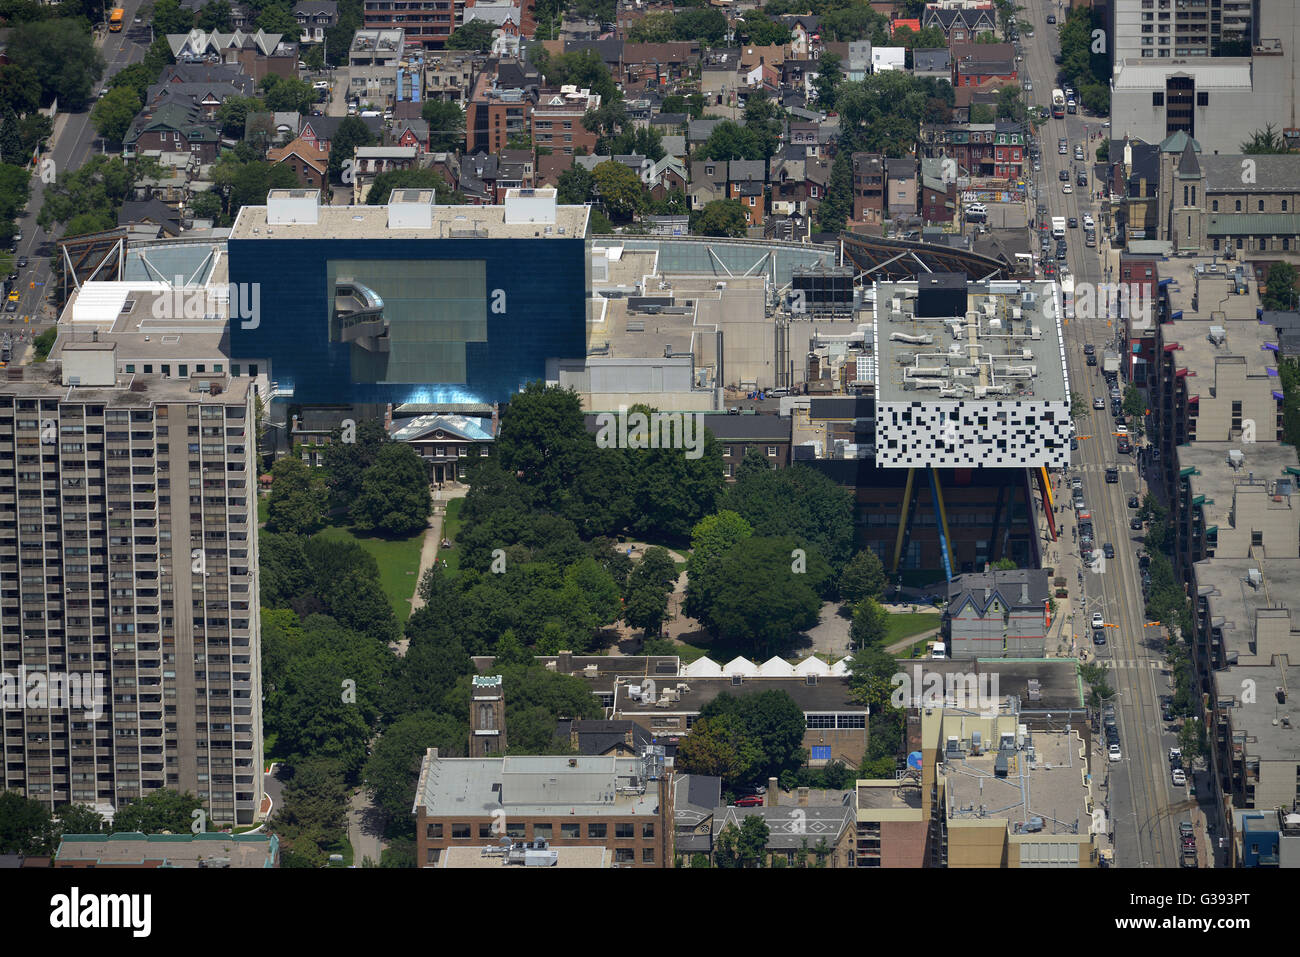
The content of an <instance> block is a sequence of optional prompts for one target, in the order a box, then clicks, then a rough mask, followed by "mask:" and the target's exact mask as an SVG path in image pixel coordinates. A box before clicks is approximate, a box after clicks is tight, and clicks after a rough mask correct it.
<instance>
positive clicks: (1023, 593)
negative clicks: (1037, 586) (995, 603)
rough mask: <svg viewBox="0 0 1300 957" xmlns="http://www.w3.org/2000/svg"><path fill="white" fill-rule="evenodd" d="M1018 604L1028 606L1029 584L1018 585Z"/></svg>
mask: <svg viewBox="0 0 1300 957" xmlns="http://www.w3.org/2000/svg"><path fill="white" fill-rule="evenodd" d="M1020 604H1022V605H1028V604H1029V582H1021V583H1020Z"/></svg>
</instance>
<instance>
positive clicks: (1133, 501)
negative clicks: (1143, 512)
mask: <svg viewBox="0 0 1300 957" xmlns="http://www.w3.org/2000/svg"><path fill="white" fill-rule="evenodd" d="M1128 507H1129V508H1141V507H1142V505H1141V503H1140V502H1139V501H1138V497H1137V496H1136V495H1130V496H1129V497H1128Z"/></svg>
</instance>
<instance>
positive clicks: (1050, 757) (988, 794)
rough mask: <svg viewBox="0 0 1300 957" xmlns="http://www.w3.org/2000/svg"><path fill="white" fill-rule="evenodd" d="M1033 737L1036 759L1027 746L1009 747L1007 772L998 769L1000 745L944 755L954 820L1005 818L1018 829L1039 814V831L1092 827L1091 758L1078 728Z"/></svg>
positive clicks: (1077, 831)
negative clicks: (958, 755) (995, 748)
mask: <svg viewBox="0 0 1300 957" xmlns="http://www.w3.org/2000/svg"><path fill="white" fill-rule="evenodd" d="M1032 738H1033V741H1032V743H1033V748H1034V757H1033V760H1031V759H1030V756H1029V751H1028V749H1027V748H1024V749H1021V750H1019V751H1013V752H1009V753H1008V768H1007V772H1006V774H1005V775H999V774H998V773H997V771H996V765H997V761H998V754H999V752H998V751H985V752H984V753H983V754H981V755H979V756H977V757H976V756H971V755H970V754H967V755H966V756H965V757H963V758H961V759H951V758H949V757H948V756H947V755H944V758H943V763H942V764H941V766H940V767H941V770H942V773H943V774H944V776H945V778H946V780H947V801H948V820H949V822H950V823H952V822H954V821H961V820H982V819H993V820H1003V821H1006V823H1007V825H1008V827H1009V828H1011V830H1012V831H1013V832H1014V831H1015V828H1016V826H1017V825H1019V824H1021V823H1023V822H1026V821H1028V820H1029V819H1030V818H1033V817H1040V818H1042V819H1043V829H1042V831H1040V832H1038V833H1040V834H1084V835H1086V834H1087V833H1088V828H1089V826H1090V824H1091V823H1092V817H1091V814H1090V813H1089V811H1088V786H1087V784H1086V782H1085V778H1086V776H1087V774H1088V761H1087V758H1086V757H1085V756H1084V745H1083V741H1082V739H1081V738H1080V737H1079V733H1078V731H1075V730H1071V731H1070V732H1069V733H1066V732H1064V731H1056V732H1044V731H1035V732H1033V735H1032Z"/></svg>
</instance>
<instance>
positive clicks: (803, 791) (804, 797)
mask: <svg viewBox="0 0 1300 957" xmlns="http://www.w3.org/2000/svg"><path fill="white" fill-rule="evenodd" d="M799 806H800V807H807V806H808V789H807V788H800V789H799Z"/></svg>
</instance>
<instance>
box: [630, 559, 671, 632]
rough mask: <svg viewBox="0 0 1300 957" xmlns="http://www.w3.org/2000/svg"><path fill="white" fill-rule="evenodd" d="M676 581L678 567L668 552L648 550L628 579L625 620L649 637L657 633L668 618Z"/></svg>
mask: <svg viewBox="0 0 1300 957" xmlns="http://www.w3.org/2000/svg"><path fill="white" fill-rule="evenodd" d="M676 581H677V566H676V564H675V563H674V562H673V560H672V558H671V556H669V554H668V551H667V549H664V548H660V547H659V546H657V545H656V546H653V547H651V548H648V549H646V553H645V555H644V556H642V558H641V561H640V562H638V563H637V565H636V567H635V568H633V569H632V572H631V574H629V575H628V579H627V591H626V597H625V599H624V608H623V620H624V621H626V622H627V623H628V624H629V625H631V626H632V627H633V628H640V629H642V630H643V631H644V632H645V633H646V634H647V635H650V634H652V633H657V632H658V631H659V628H660V627H661V626H662V625H663V623H664V620H665V619H666V618H667V617H668V595H669V594H670V593H671V592H672V589H673V585H674V584H675V583H676Z"/></svg>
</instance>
